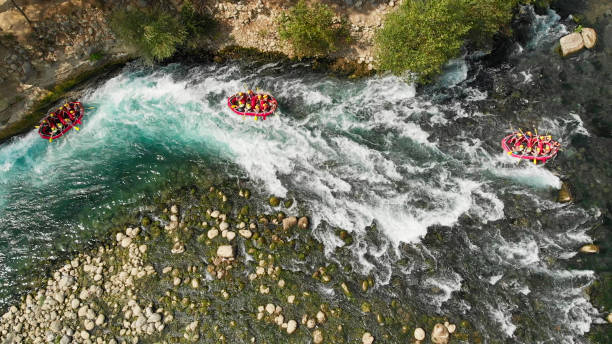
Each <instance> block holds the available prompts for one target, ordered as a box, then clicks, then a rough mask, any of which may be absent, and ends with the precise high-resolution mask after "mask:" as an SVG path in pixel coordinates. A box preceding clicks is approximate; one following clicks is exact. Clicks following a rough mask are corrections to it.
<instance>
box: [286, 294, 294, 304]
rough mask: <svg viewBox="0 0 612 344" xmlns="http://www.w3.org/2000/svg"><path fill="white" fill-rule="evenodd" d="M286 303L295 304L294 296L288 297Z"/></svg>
mask: <svg viewBox="0 0 612 344" xmlns="http://www.w3.org/2000/svg"><path fill="white" fill-rule="evenodd" d="M287 302H289V303H293V302H295V295H289V296H287Z"/></svg>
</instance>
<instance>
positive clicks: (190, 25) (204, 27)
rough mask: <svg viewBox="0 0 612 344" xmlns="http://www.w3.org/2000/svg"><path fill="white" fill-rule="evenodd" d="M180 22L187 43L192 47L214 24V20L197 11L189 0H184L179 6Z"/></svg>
mask: <svg viewBox="0 0 612 344" xmlns="http://www.w3.org/2000/svg"><path fill="white" fill-rule="evenodd" d="M180 22H181V25H183V28H184V29H185V31H186V33H187V43H188V45H190V46H192V47H195V46H196V44H197V41H198V40H199V39H200V38H201V37H202V36H204V35H206V34H207V33H209V32H210V31H211V30H212V29H213V28H214V26H215V22H214V20H213V19H212V18H211V17H209V16H206V15H203V14H201V13H200V12H199V11H197V10H196V9H195V8H194V7H193V5H192V4H191V2H190V1H185V2H184V3H183V7H181V12H180Z"/></svg>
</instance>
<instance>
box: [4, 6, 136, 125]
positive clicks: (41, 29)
mask: <svg viewBox="0 0 612 344" xmlns="http://www.w3.org/2000/svg"><path fill="white" fill-rule="evenodd" d="M15 3H17V4H18V5H19V6H20V7H21V9H22V10H23V12H24V13H25V14H26V16H27V17H28V18H29V20H30V21H31V22H32V24H31V25H30V24H29V23H28V21H27V20H26V18H25V17H24V16H23V15H22V14H21V13H20V11H19V10H18V9H17V8H15V6H14V5H13V2H12V1H8V0H5V1H1V4H0V30H1V31H0V44H1V45H2V47H3V49H1V50H0V82H1V83H2V85H3V86H2V92H1V94H0V129H2V127H4V126H5V125H6V124H10V123H12V122H14V121H16V120H18V119H19V118H20V117H21V116H22V115H23V113H24V112H25V111H26V110H27V108H28V107H29V106H31V105H32V103H33V102H34V101H35V100H37V99H39V98H40V97H42V96H44V95H46V94H47V93H48V90H47V89H48V88H50V87H52V86H53V85H55V84H58V83H60V82H62V81H63V80H66V79H68V78H70V77H73V76H74V75H76V74H78V73H81V72H83V71H86V70H88V69H92V68H94V67H95V66H96V65H98V64H100V63H104V62H105V61H108V60H112V59H116V58H117V57H119V56H122V55H126V54H127V53H128V52H127V50H125V48H123V47H120V46H119V45H118V44H117V42H116V41H115V39H114V37H113V36H112V34H111V32H110V30H109V28H108V25H107V24H106V20H105V18H106V17H107V15H108V11H105V10H103V9H101V8H99V7H97V6H96V3H95V2H94V1H89V0H55V1H48V0H31V1H24V0H22V1H18V0H17V1H15ZM96 52H103V53H104V57H103V58H101V59H99V60H97V61H92V60H93V59H92V54H94V53H96ZM93 56H94V57H95V55H93Z"/></svg>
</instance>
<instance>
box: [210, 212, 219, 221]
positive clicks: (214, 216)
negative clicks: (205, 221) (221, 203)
mask: <svg viewBox="0 0 612 344" xmlns="http://www.w3.org/2000/svg"><path fill="white" fill-rule="evenodd" d="M220 214H221V213H220V212H219V211H218V210H215V211H213V212H212V213H210V216H211V217H212V218H215V219H216V218H217V217H219V215H220Z"/></svg>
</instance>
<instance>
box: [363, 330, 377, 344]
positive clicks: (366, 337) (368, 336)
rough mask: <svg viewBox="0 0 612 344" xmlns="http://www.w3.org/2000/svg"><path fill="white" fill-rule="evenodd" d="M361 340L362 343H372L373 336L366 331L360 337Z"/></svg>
mask: <svg viewBox="0 0 612 344" xmlns="http://www.w3.org/2000/svg"><path fill="white" fill-rule="evenodd" d="M361 342H362V343H363V344H372V343H374V337H373V336H372V334H371V333H370V332H366V333H364V334H363V337H361Z"/></svg>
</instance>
